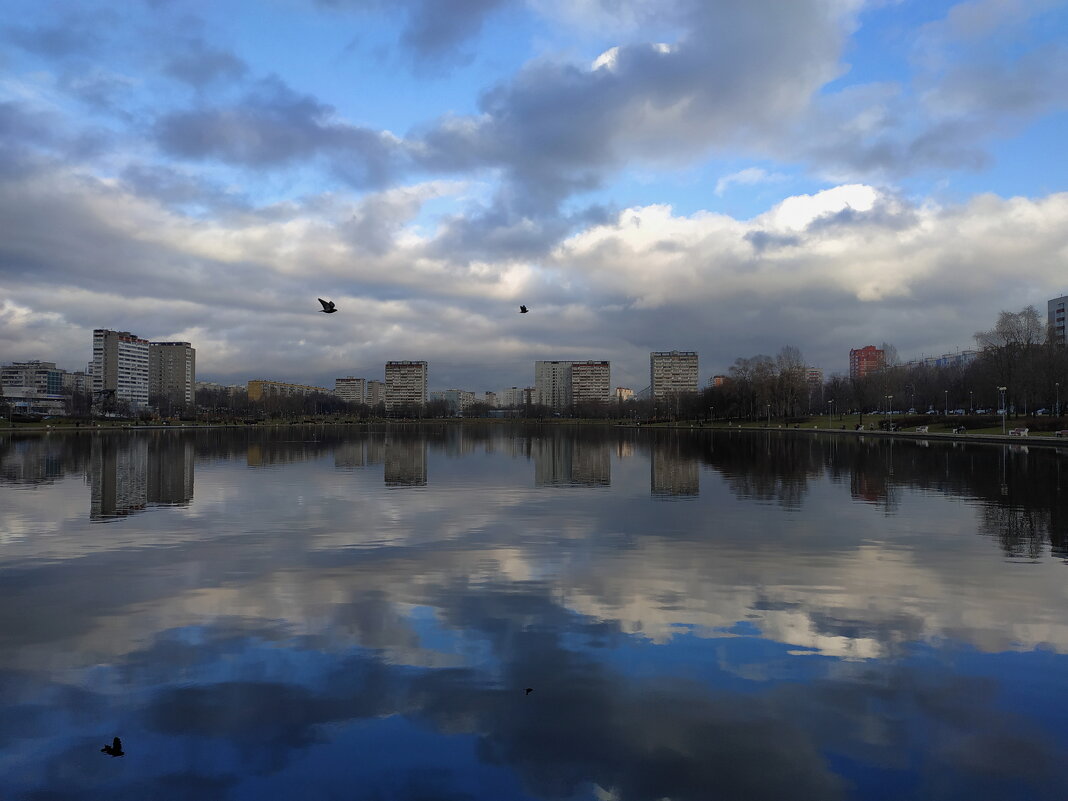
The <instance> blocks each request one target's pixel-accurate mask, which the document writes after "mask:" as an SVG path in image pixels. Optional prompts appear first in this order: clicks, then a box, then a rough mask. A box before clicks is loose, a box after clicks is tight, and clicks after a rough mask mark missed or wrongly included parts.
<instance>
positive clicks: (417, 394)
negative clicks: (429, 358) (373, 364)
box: [386, 361, 427, 411]
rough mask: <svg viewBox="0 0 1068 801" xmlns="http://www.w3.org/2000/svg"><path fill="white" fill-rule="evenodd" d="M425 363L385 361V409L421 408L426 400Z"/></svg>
mask: <svg viewBox="0 0 1068 801" xmlns="http://www.w3.org/2000/svg"><path fill="white" fill-rule="evenodd" d="M426 388H427V363H426V362H412V361H395V362H386V409H387V410H389V411H393V410H395V409H403V408H405V407H412V406H414V407H416V408H419V409H421V408H422V407H423V406H425V405H426V400H427V392H426Z"/></svg>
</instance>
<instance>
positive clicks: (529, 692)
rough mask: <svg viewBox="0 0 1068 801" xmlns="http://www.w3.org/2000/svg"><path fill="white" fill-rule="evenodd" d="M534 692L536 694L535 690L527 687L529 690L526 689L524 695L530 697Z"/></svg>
mask: <svg viewBox="0 0 1068 801" xmlns="http://www.w3.org/2000/svg"><path fill="white" fill-rule="evenodd" d="M532 692H534V688H533V687H527V688H526V689H525V690H524V691H523V695H530V694H531V693H532Z"/></svg>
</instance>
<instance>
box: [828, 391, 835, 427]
mask: <svg viewBox="0 0 1068 801" xmlns="http://www.w3.org/2000/svg"><path fill="white" fill-rule="evenodd" d="M832 403H834V398H831V399H830V400H829V401H827V427H828V428H830V427H831V424H832V423H833V422H834V412H832V411H831V404H832Z"/></svg>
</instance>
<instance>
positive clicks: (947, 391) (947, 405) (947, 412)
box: [943, 389, 949, 417]
mask: <svg viewBox="0 0 1068 801" xmlns="http://www.w3.org/2000/svg"><path fill="white" fill-rule="evenodd" d="M943 391H944V392H945V394H946V417H949V390H948V389H946V390H943Z"/></svg>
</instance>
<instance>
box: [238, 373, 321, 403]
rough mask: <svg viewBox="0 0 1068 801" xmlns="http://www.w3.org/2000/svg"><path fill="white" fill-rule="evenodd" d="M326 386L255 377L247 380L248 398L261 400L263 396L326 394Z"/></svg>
mask: <svg viewBox="0 0 1068 801" xmlns="http://www.w3.org/2000/svg"><path fill="white" fill-rule="evenodd" d="M328 391H329V390H327V388H326V387H313V386H310V385H308V384H287V383H286V382H285V381H268V380H266V379H262V378H257V379H254V380H252V381H249V382H248V399H249V400H250V401H261V400H263V399H265V398H291V397H294V396H297V397H300V396H304V395H314V394H315V393H317V392H319V393H322V394H324V395H325V394H326V393H327V392H328Z"/></svg>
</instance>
